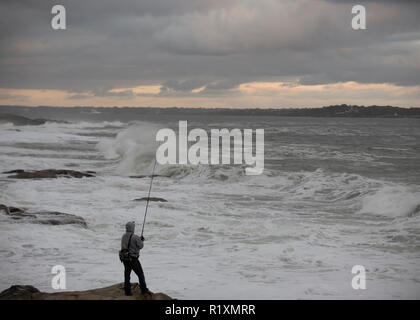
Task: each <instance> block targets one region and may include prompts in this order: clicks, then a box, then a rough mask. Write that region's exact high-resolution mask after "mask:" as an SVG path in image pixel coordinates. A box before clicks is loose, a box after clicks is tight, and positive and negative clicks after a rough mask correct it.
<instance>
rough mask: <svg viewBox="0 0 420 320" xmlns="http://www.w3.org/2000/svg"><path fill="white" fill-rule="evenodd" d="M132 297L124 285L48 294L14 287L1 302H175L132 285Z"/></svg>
mask: <svg viewBox="0 0 420 320" xmlns="http://www.w3.org/2000/svg"><path fill="white" fill-rule="evenodd" d="M131 290H132V294H133V295H132V296H126V295H125V294H124V286H123V284H122V283H119V284H115V285H112V286H109V287H105V288H99V289H92V290H85V291H62V292H53V293H46V292H41V291H39V290H38V289H37V288H35V287H33V286H24V285H13V286H11V287H10V288H9V289H6V290H4V291H3V292H1V293H0V300H173V299H172V298H171V297H169V296H168V295H166V294H164V293H151V294H141V292H140V288H139V285H138V284H137V283H136V284H134V283H132V284H131Z"/></svg>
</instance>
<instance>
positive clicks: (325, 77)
mask: <svg viewBox="0 0 420 320" xmlns="http://www.w3.org/2000/svg"><path fill="white" fill-rule="evenodd" d="M61 3H62V4H63V5H64V6H65V7H66V9H67V30H64V31H55V30H52V29H51V27H50V21H51V18H52V15H51V13H50V10H51V7H52V6H53V5H54V4H56V3H55V2H53V1H30V0H26V1H22V0H18V1H2V2H0V15H1V19H0V21H1V22H0V23H1V25H0V26H1V28H0V45H1V48H0V71H1V72H0V87H3V88H30V89H64V90H68V91H70V92H74V93H75V95H73V99H77V98H82V96H83V94H82V93H83V92H91V93H92V94H93V95H95V96H108V97H115V98H118V97H124V98H127V97H131V96H135V95H134V94H133V92H131V90H127V91H122V92H110V90H111V89H112V88H129V87H133V86H138V85H147V84H162V86H163V87H162V90H161V92H160V93H159V95H197V94H194V93H192V92H191V91H193V90H195V89H198V88H201V87H205V89H204V90H203V91H202V92H200V93H199V94H198V95H215V94H228V92H229V90H230V89H232V88H234V87H235V86H237V85H239V84H240V83H244V82H248V81H270V80H273V81H275V80H279V79H281V80H285V79H286V80H287V79H299V82H300V83H303V84H320V83H331V82H337V81H358V82H362V83H384V82H387V83H395V84H399V85H419V84H420V76H419V75H420V60H419V54H418V52H419V49H420V48H419V44H418V43H419V40H420V4H419V2H417V1H400V2H398V3H396V2H391V1H362V2H360V3H362V4H365V5H366V8H367V30H364V31H354V30H352V29H351V27H350V26H351V18H352V15H351V7H352V5H353V1H338V0H336V1H333V0H328V1H326V0H325V1H322V0H314V1H303V0H293V1H292V0H283V1H276V0H261V1H251V0H242V1H235V0H231V1H228V0H223V1H222V0H201V1H197V0H177V1H167V0H121V1H113V0H90V1H82V0H71V1H70V0H64V1H61Z"/></svg>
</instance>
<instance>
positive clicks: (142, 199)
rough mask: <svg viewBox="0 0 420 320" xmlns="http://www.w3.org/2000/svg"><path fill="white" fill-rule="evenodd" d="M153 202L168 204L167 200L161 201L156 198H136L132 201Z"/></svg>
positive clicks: (161, 199)
mask: <svg viewBox="0 0 420 320" xmlns="http://www.w3.org/2000/svg"><path fill="white" fill-rule="evenodd" d="M147 200H149V201H154V202H168V200H166V199H163V198H158V197H143V198H138V199H134V200H133V201H147Z"/></svg>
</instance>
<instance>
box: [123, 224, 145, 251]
mask: <svg viewBox="0 0 420 320" xmlns="http://www.w3.org/2000/svg"><path fill="white" fill-rule="evenodd" d="M134 229H135V224H134V222H127V224H126V225H125V230H126V233H124V235H123V236H122V238H121V249H128V240H129V239H130V236H131V235H133V236H132V237H131V242H130V250H129V254H130V256H131V257H133V258H138V257H139V256H140V249H142V248H143V246H144V244H143V241H142V240H141V239H140V237H139V236H138V235H136V234H134Z"/></svg>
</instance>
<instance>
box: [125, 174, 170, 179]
mask: <svg viewBox="0 0 420 320" xmlns="http://www.w3.org/2000/svg"><path fill="white" fill-rule="evenodd" d="M151 177H153V178H156V177H166V176H163V175H161V174H154V175H151V174H140V175H137V176H130V178H133V179H143V178H151Z"/></svg>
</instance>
